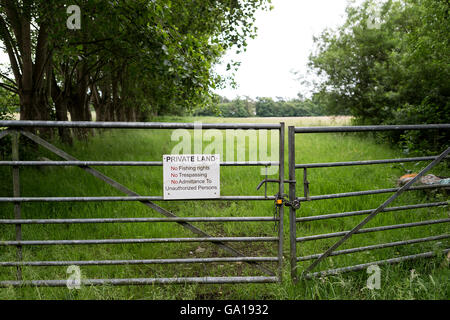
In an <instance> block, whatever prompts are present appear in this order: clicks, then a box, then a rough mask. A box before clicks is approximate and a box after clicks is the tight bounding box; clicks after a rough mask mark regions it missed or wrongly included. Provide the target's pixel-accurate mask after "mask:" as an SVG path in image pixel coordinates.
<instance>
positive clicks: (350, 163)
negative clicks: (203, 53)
mask: <svg viewBox="0 0 450 320" xmlns="http://www.w3.org/2000/svg"><path fill="white" fill-rule="evenodd" d="M437 157H438V156H430V157H416V158H397V159H383V160H363V161H346V162H325V163H306V164H296V165H295V168H296V169H305V168H331V167H345V166H364V165H372V164H389V163H397V162H419V161H430V160H434V159H436V158H437ZM0 164H1V162H0Z"/></svg>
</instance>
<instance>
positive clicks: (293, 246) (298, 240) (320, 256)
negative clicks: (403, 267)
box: [288, 124, 450, 280]
mask: <svg viewBox="0 0 450 320" xmlns="http://www.w3.org/2000/svg"><path fill="white" fill-rule="evenodd" d="M430 129H440V130H444V129H446V130H448V129H450V125H448V124H442V125H399V126H344V127H292V126H290V127H289V129H288V144H289V181H291V183H290V184H289V202H290V203H291V206H290V210H289V223H290V260H291V261H290V265H291V277H292V278H293V279H294V280H297V279H298V277H299V272H298V270H297V269H298V264H299V263H300V262H303V261H310V260H314V262H313V263H311V264H310V265H307V266H306V267H304V268H303V269H302V272H301V276H302V277H304V278H311V277H314V276H326V275H333V274H338V273H342V272H347V271H356V270H363V269H366V268H368V267H369V266H371V265H374V264H377V265H381V264H391V263H397V262H400V261H406V260H412V259H417V258H426V257H432V256H434V255H435V254H436V252H434V251H429V252H423V253H420V254H414V255H408V256H402V257H393V258H390V259H386V260H381V261H373V262H366V263H362V264H358V265H351V266H344V267H340V268H333V269H328V270H323V271H318V272H312V271H313V269H314V268H315V267H316V266H317V265H318V264H319V263H320V262H321V261H323V260H324V259H326V258H327V257H331V256H338V255H345V254H352V253H357V252H365V251H369V250H375V249H383V248H389V247H397V246H404V245H410V244H417V243H423V242H429V241H436V240H442V239H447V238H449V237H450V234H449V233H448V232H445V233H444V234H441V235H435V236H430V237H426V238H418V239H409V240H402V241H395V242H390V243H380V244H374V245H369V246H362V247H354V248H347V249H343V250H337V249H338V248H339V247H340V246H341V245H342V244H343V243H344V242H346V241H347V240H348V239H349V238H350V237H352V235H356V234H365V233H371V232H381V231H386V230H394V229H401V228H410V227H417V226H426V225H432V224H448V223H449V222H450V218H448V215H447V218H444V219H432V220H428V221H420V222H411V223H403V224H396V225H388V226H378V227H372V228H363V227H364V225H366V224H367V223H368V222H369V221H371V220H372V219H373V218H374V217H375V216H377V215H379V214H380V213H382V212H393V211H401V210H409V209H419V208H427V207H439V206H448V204H449V202H448V200H447V201H441V202H433V203H422V204H412V205H403V206H398V207H391V208H388V206H389V204H391V203H392V202H393V201H394V200H395V199H396V198H398V197H399V196H400V195H401V194H402V193H403V192H405V191H411V190H424V189H436V188H447V190H448V188H449V187H448V185H421V186H416V187H413V186H412V185H413V184H414V183H415V182H417V181H419V179H420V178H421V177H423V176H424V175H425V174H426V173H427V172H429V170H431V169H432V168H433V167H435V166H436V165H437V164H438V163H440V162H441V161H442V160H444V159H445V158H446V157H447V156H448V154H449V153H450V148H448V146H447V149H446V150H444V151H443V152H442V154H440V155H439V156H435V157H418V158H397V159H385V160H364V161H348V162H334V163H309V164H297V163H296V161H295V150H296V144H295V136H296V134H301V136H302V137H303V138H304V139H307V138H306V135H305V134H307V133H318V134H322V133H342V132H375V131H391V130H397V131H405V130H430ZM300 148H301V146H300ZM304 152H308V150H304ZM420 161H432V162H431V163H430V164H429V165H428V166H426V167H425V168H424V169H423V170H421V171H420V172H419V173H418V174H417V176H415V177H414V178H413V179H412V180H410V181H409V182H408V183H406V184H405V185H404V186H402V187H401V188H389V189H377V190H364V191H354V192H345V193H337V194H322V195H314V196H311V195H310V182H309V180H308V170H309V169H320V168H333V167H345V166H366V165H377V164H390V163H403V162H420ZM296 170H303V181H302V182H303V183H302V184H303V197H298V196H297V189H296ZM383 193H394V194H393V195H392V196H391V197H389V198H388V199H387V200H386V201H384V202H383V203H382V204H380V206H378V207H377V208H374V209H368V210H359V211H351V212H341V213H325V212H324V213H320V214H319V215H313V216H304V215H302V214H301V213H302V212H303V211H302V210H301V208H300V205H301V204H302V203H306V202H309V201H320V200H327V199H340V198H347V197H358V196H367V195H375V194H383ZM298 213H300V215H298ZM384 214H386V213H384ZM352 216H366V217H365V218H364V219H362V221H361V222H360V223H358V224H357V225H356V226H355V227H354V228H353V229H351V230H345V231H340V232H333V233H326V234H314V235H308V236H303V237H297V226H299V227H301V226H303V225H304V224H307V223H310V222H311V223H314V222H315V223H327V222H328V223H329V225H330V226H331V225H335V226H336V225H339V220H340V219H342V218H346V217H352ZM447 231H448V229H447ZM339 237H341V238H340V240H338V241H336V242H335V243H334V244H333V245H332V246H329V247H328V246H327V247H328V249H326V250H325V251H324V252H321V253H316V254H310V255H307V256H300V257H298V251H297V244H300V245H302V244H304V243H305V242H308V241H316V240H321V239H329V238H339ZM300 249H301V247H300ZM449 251H450V248H445V249H443V250H442V252H443V253H447V252H449Z"/></svg>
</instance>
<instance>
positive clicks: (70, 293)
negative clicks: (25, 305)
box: [0, 117, 450, 299]
mask: <svg viewBox="0 0 450 320" xmlns="http://www.w3.org/2000/svg"><path fill="white" fill-rule="evenodd" d="M162 120H163V121H187V122H192V121H203V122H219V121H220V122H231V121H233V122H279V121H280V120H283V121H286V122H287V125H297V126H308V125H326V124H330V125H346V124H348V123H349V122H348V121H349V119H348V118H336V119H328V120H327V119H324V118H323V117H318V118H287V119H267V118H264V119H257V118H249V119H217V118H174V117H171V118H164V119H162ZM327 121H328V122H327ZM170 135H171V132H170V131H165V130H161V131H144V130H132V131H126V130H110V131H103V132H101V133H97V134H96V135H95V136H94V137H92V139H90V140H89V142H88V143H85V142H80V141H78V142H76V143H75V144H74V145H73V146H72V147H67V146H61V148H63V149H64V150H65V151H67V152H68V153H70V154H72V155H73V156H75V157H77V158H78V159H80V160H136V161H146V160H152V161H158V160H160V159H161V156H162V154H167V153H170V151H171V149H172V147H173V146H174V145H175V144H176V143H177V142H172V141H171V139H170ZM296 146H297V149H296V162H297V163H310V162H328V161H348V160H361V159H387V158H395V157H399V156H403V155H402V154H401V153H400V151H398V150H395V149H392V148H390V147H389V146H387V145H384V144H380V143H378V142H377V140H375V139H374V138H373V137H371V136H368V135H364V136H362V135H350V134H305V135H297V136H296ZM41 151H42V155H44V156H46V157H48V158H50V159H54V160H57V159H58V158H57V157H56V156H54V155H52V154H50V153H49V152H47V151H45V150H43V149H42V150H41ZM425 165H426V163H419V164H414V163H412V164H405V165H404V166H400V165H376V166H361V167H353V168H350V167H342V168H327V169H311V170H309V173H308V179H309V181H310V183H311V184H310V189H311V194H312V195H319V194H325V193H340V192H348V191H357V190H369V189H378V188H391V187H395V183H396V179H397V178H398V177H399V176H400V175H402V174H404V173H405V170H406V169H411V170H413V171H418V170H419V169H420V168H421V167H424V166H425ZM286 168H287V159H286ZM97 169H99V170H100V171H101V172H103V173H105V174H106V175H108V176H110V177H112V178H113V179H115V180H117V181H119V182H120V183H122V184H123V185H125V186H127V187H128V188H130V189H132V190H134V191H136V192H137V193H139V194H141V195H162V181H161V176H162V168H150V167H145V168H142V167H141V168H137V167H116V168H113V167H101V168H97ZM434 173H439V174H440V175H445V174H447V175H448V167H446V166H445V165H441V166H439V167H438V168H436V169H435V170H434ZM301 174H302V173H301V172H298V173H297V179H298V180H299V181H301V180H302V176H301ZM20 176H21V194H22V195H23V196H31V197H32V196H116V195H117V196H119V195H122V194H120V193H119V192H118V191H117V190H115V189H113V188H112V187H110V186H108V185H107V184H105V183H103V182H101V181H99V180H98V179H96V178H94V177H92V176H91V175H89V174H88V173H86V172H84V171H83V170H80V169H79V168H72V167H42V168H30V167H23V168H21V170H20ZM286 177H287V171H286ZM263 178H264V176H261V174H260V169H259V168H250V167H238V168H236V167H233V168H231V167H222V169H221V194H222V195H256V194H260V195H263V194H264V191H263V190H260V191H256V186H257V184H258V183H259V182H260V181H261V180H262V179H263ZM0 179H1V185H0V196H2V197H5V196H12V188H11V186H12V178H11V172H10V168H6V167H0ZM276 189H277V188H276V185H275V184H272V185H269V186H268V194H269V195H273V194H275V193H276V192H277V190H276ZM286 191H287V186H286ZM297 193H298V195H301V194H302V193H303V191H302V187H301V184H298V186H297ZM388 196H389V194H384V195H373V196H364V197H354V198H342V199H334V200H325V201H313V202H308V203H302V206H301V209H300V210H298V211H297V216H299V217H300V216H310V215H320V214H325V213H335V212H344V211H353V210H363V209H371V208H376V207H377V206H378V205H380V204H381V203H382V202H383V201H384V200H386V199H387V197H388ZM443 199H448V198H446V197H445V196H444V195H442V194H440V193H425V192H416V191H414V192H408V193H406V194H404V195H403V196H402V197H401V198H399V199H398V200H397V201H396V202H395V203H394V204H393V205H401V204H411V203H421V202H434V201H442V200H443ZM158 204H159V205H161V206H162V207H164V208H166V209H168V210H170V211H172V212H174V213H175V214H177V215H179V216H181V217H195V216H272V215H273V211H274V207H273V203H272V202H270V201H269V202H218V201H206V202H198V201H176V202H164V203H158ZM286 212H287V210H286ZM13 216H14V213H13V207H12V205H11V204H0V217H1V218H12V217H13ZM448 216H449V212H448V208H432V209H418V210H410V211H399V212H390V213H382V214H380V215H379V216H377V217H376V218H375V219H374V220H372V221H371V222H370V223H369V224H368V225H367V227H373V226H381V225H393V224H398V223H407V222H412V221H422V220H431V219H440V218H447V217H448ZM22 217H23V218H33V219H36V218H117V217H160V215H159V214H158V213H156V212H154V211H152V210H150V209H149V208H147V207H146V206H143V205H142V204H140V203H132V202H125V203H117V202H102V203H24V204H22ZM362 219H363V217H362V216H356V217H348V218H341V219H334V220H322V221H316V222H306V223H299V224H298V225H297V236H298V237H300V236H306V235H314V234H322V233H330V232H337V231H345V230H350V229H351V228H353V227H354V226H355V225H356V224H357V223H359V222H360V221H361V220H362ZM284 223H285V226H286V228H285V247H284V257H285V264H284V269H283V273H284V274H283V279H284V280H283V282H282V283H281V284H265V285H262V284H251V285H241V284H236V285H173V286H159V285H154V286H125V287H112V286H102V287H83V288H82V289H80V290H68V289H67V288H7V289H0V299H211V298H214V299H448V297H449V296H450V295H449V287H450V286H449V280H448V279H449V269H448V260H447V259H446V258H445V257H443V256H438V257H436V258H433V259H426V260H419V261H409V262H404V263H400V264H398V265H391V266H382V267H381V269H382V274H381V276H382V278H381V289H380V290H369V289H367V288H366V280H367V277H368V275H367V274H366V272H365V271H360V272H353V273H349V274H343V275H339V276H329V277H326V278H319V279H313V280H301V281H300V282H299V283H297V284H294V283H292V281H291V279H290V275H289V274H290V270H289V265H288V261H289V246H288V243H289V241H288V239H289V234H288V230H289V228H287V226H288V223H289V221H288V215H287V214H286V215H285V219H284ZM195 225H196V226H198V227H199V228H201V229H203V230H205V231H207V232H208V233H210V234H212V235H214V236H274V235H275V234H276V233H275V231H274V225H273V223H255V222H252V223H196V224H195ZM22 229H23V230H22V233H23V239H24V240H50V239H102V238H106V239H115V238H160V237H192V236H193V234H192V233H190V232H189V231H187V230H186V229H184V228H182V227H181V226H179V225H177V224H174V223H170V224H169V223H153V224H152V223H128V224H75V225H24V226H23V227H22ZM443 233H448V225H446V224H439V225H431V226H425V227H415V228H408V229H399V230H391V231H386V232H375V233H369V234H364V235H355V236H354V237H352V238H351V239H350V240H349V241H348V242H347V243H345V244H344V245H343V247H342V248H351V247H356V246H365V245H371V244H376V243H384V242H391V241H397V240H404V239H412V238H422V237H426V236H430V235H437V234H443ZM14 238H15V231H14V226H11V225H0V239H1V240H14ZM337 239H338V238H333V239H324V240H319V241H311V242H305V243H299V245H298V252H297V255H298V256H300V255H302V256H303V255H308V254H313V253H320V252H323V251H324V250H326V249H327V248H328V247H329V246H330V245H332V244H333V243H334V242H335V241H337ZM232 246H233V247H235V248H237V249H239V250H240V251H242V252H244V253H246V254H247V255H249V256H276V255H277V252H276V244H273V243H267V244H262V243H255V244H249V243H240V244H239V243H233V244H232ZM444 247H445V248H448V247H449V241H448V240H441V241H435V242H429V243H428V242H427V243H423V244H418V245H411V246H403V247H395V248H386V249H380V250H373V251H367V252H362V253H357V254H351V255H344V256H336V257H331V258H329V259H327V260H326V261H323V262H322V263H321V264H320V266H319V268H318V270H324V269H327V268H335V267H340V266H346V265H354V264H358V263H363V262H368V261H375V260H382V259H387V258H391V257H397V256H403V255H409V254H414V253H418V252H423V251H432V250H438V249H440V248H444ZM222 256H228V255H227V254H226V253H224V252H223V251H221V250H220V249H218V248H217V247H216V246H214V245H213V244H208V243H200V244H199V243H187V244H126V245H75V246H33V247H24V249H23V259H24V260H26V261H40V260H70V261H72V260H109V259H155V258H193V257H222ZM15 259H16V249H15V248H14V247H4V246H0V260H1V261H14V260H15ZM309 263H311V262H309ZM307 265H308V263H299V265H298V268H299V272H301V271H302V270H303V269H304V268H305V267H306V266H307ZM267 266H268V267H272V268H274V269H276V266H275V265H273V264H268V265H267ZM81 270H82V275H83V277H84V278H89V279H93V278H112V277H114V278H141V277H148V278H153V277H183V276H228V275H234V276H244V275H252V276H254V275H263V274H262V273H261V272H260V271H259V270H257V269H255V268H253V267H251V266H249V265H246V264H242V263H232V264H225V263H222V264H189V265H133V266H85V267H82V268H81ZM411 270H414V272H413V273H411V272H412V271H411ZM15 272H16V269H15V268H10V267H0V280H11V279H14V278H15ZM23 277H24V279H27V280H31V279H67V277H68V274H67V273H66V267H24V268H23Z"/></svg>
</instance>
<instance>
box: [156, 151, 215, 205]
mask: <svg viewBox="0 0 450 320" xmlns="http://www.w3.org/2000/svg"><path fill="white" fill-rule="evenodd" d="M163 175H164V200H166V199H167V200H175V199H214V198H219V197H220V155H218V154H188V155H186V154H179V155H178V154H177V155H164V156H163Z"/></svg>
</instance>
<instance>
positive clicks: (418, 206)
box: [0, 201, 450, 224]
mask: <svg viewBox="0 0 450 320" xmlns="http://www.w3.org/2000/svg"><path fill="white" fill-rule="evenodd" d="M449 204H450V201H442V202H433V203H419V204H412V205H407V206H399V207H391V208H385V209H384V210H383V211H382V212H391V211H402V210H413V209H421V208H431V207H441V206H448V205H449ZM373 210H375V209H368V210H360V211H348V212H342V213H330V214H322V215H318V216H309V217H300V218H297V219H296V221H297V222H308V221H316V220H326V219H335V218H345V217H351V216H359V215H364V214H370V213H371V212H373ZM0 221H1V220H0ZM0 224H1V222H0Z"/></svg>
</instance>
